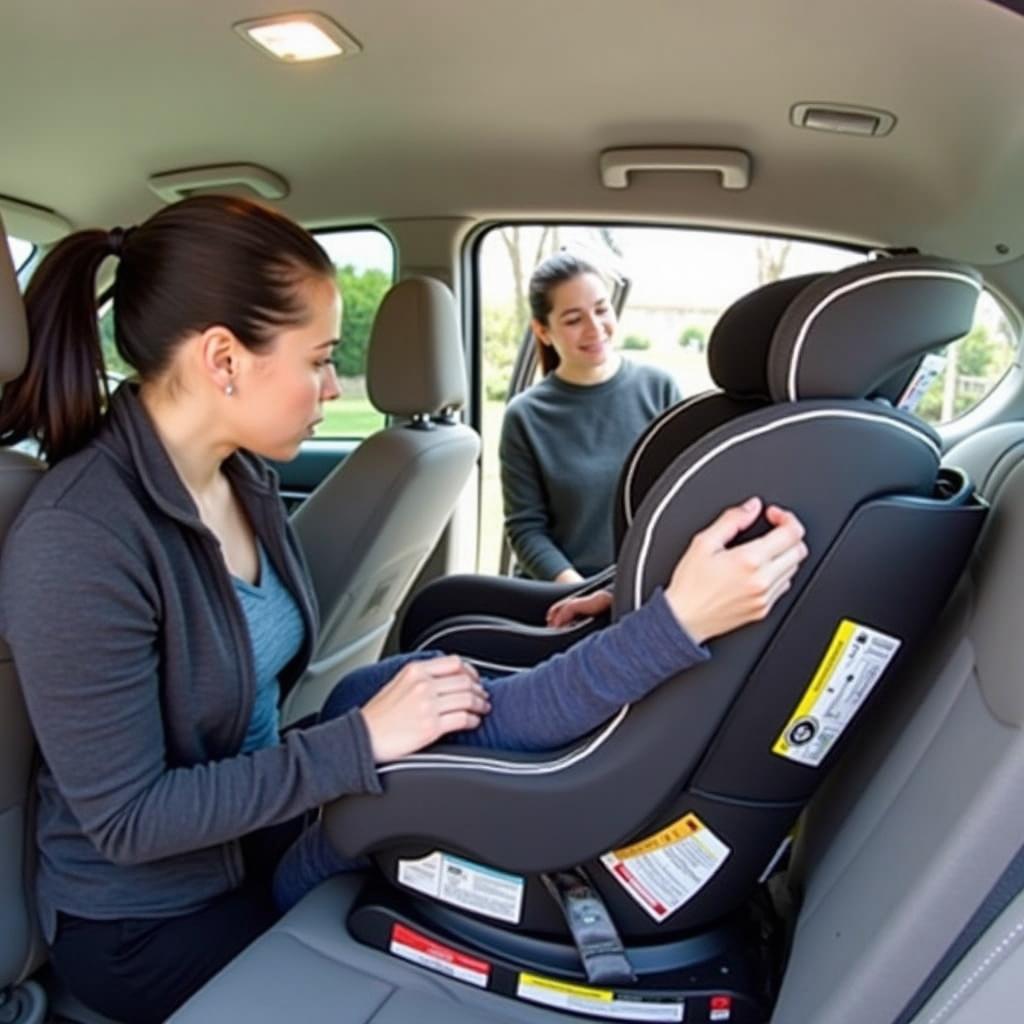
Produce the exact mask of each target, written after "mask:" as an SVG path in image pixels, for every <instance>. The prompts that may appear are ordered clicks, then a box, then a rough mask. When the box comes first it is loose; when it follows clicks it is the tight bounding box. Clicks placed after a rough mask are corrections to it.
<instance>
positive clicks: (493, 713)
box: [0, 196, 805, 1022]
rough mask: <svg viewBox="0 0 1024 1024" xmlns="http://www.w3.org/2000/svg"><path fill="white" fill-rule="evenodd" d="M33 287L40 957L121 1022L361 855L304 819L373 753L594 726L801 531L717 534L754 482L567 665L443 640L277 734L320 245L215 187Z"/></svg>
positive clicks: (337, 305)
mask: <svg viewBox="0 0 1024 1024" xmlns="http://www.w3.org/2000/svg"><path fill="white" fill-rule="evenodd" d="M107 258H114V259H116V260H117V261H118V263H117V272H116V278H115V283H114V298H113V302H114V323H115V342H116V345H117V350H118V352H119V353H120V355H121V356H122V358H124V360H125V361H126V362H128V363H129V364H130V365H131V366H132V367H133V368H134V370H135V373H136V377H135V379H133V380H131V381H127V382H125V383H123V384H122V385H121V386H120V387H119V388H118V389H117V390H116V392H114V393H113V394H112V395H108V394H107V393H106V386H105V383H104V382H105V379H106V377H105V374H104V368H103V359H102V354H101V348H100V343H99V337H98V333H97V328H96V308H95V284H96V282H95V278H96V273H97V270H98V268H99V266H100V264H101V263H102V262H103V261H104V260H105V259H107ZM25 302H26V307H27V311H28V321H29V331H30V355H29V361H28V365H27V367H26V369H25V371H24V373H23V374H22V376H21V377H19V378H18V379H17V380H15V381H13V382H11V383H10V384H9V385H7V386H6V387H5V388H4V391H3V395H2V397H0V440H2V441H3V442H4V443H6V444H13V443H16V442H19V441H22V440H25V439H31V440H33V441H34V442H35V443H36V444H37V445H38V447H39V450H40V452H41V454H42V455H43V457H44V458H45V459H46V460H47V461H48V462H49V464H50V467H51V468H50V469H49V471H48V472H47V473H45V474H44V475H43V477H42V479H41V481H40V483H39V484H38V485H37V486H36V488H35V489H34V491H33V492H32V494H31V495H30V496H29V499H28V501H27V502H26V504H25V507H24V508H23V509H22V511H21V513H20V514H19V516H18V518H17V520H16V521H15V523H14V525H13V526H12V527H11V530H10V532H9V535H8V538H7V543H6V545H5V547H4V550H3V555H2V557H0V633H2V635H3V636H4V637H5V639H6V640H7V642H8V644H9V645H10V648H11V650H12V652H13V657H14V662H15V666H16V668H17V671H18V676H19V679H20V681H21V685H22V688H23V691H24V694H25V700H26V705H27V707H28V711H29V716H30V718H31V721H32V725H33V727H34V729H35V732H36V736H37V738H38V741H39V746H40V750H41V753H42V764H41V767H40V771H39V777H38V798H39V799H38V824H37V843H38V847H39V870H38V877H37V900H38V906H39V914H40V921H41V924H42V929H43V933H44V936H45V939H46V941H47V943H48V945H49V946H50V949H51V953H52V961H53V965H54V968H55V970H56V972H57V974H58V975H59V976H60V977H61V978H62V979H63V980H64V982H65V983H66V984H67V986H68V987H69V988H70V989H71V991H72V992H74V993H75V995H77V996H78V998H79V999H81V1000H82V1001H83V1002H85V1003H86V1004H88V1005H89V1006H91V1007H92V1008H93V1009H95V1010H97V1011H99V1012H100V1013H103V1014H105V1015H107V1016H110V1017H113V1018H115V1019H117V1020H119V1021H122V1022H129V1021H143V1022H148V1021H162V1020H165V1019H166V1018H167V1017H168V1016H169V1015H170V1014H171V1013H172V1012H173V1011H174V1010H175V1008H176V1007H177V1006H179V1005H180V1004H181V1003H182V1002H184V1000H185V999H187V998H188V997H189V996H190V995H191V994H192V993H193V992H195V991H196V990H197V989H198V988H199V987H200V986H201V985H202V984H203V983H204V982H205V981H206V980H207V979H208V978H210V977H211V976H212V975H213V974H215V973H216V972H217V971H219V970H220V969H221V967H223V966H224V965H225V964H226V963H227V962H228V961H229V960H230V959H231V958H232V957H234V956H235V955H236V954H237V953H238V952H239V951H240V950H241V949H243V948H244V947H245V946H246V945H247V944H248V943H249V942H250V941H252V940H253V939H254V938H255V937H256V936H258V935H259V934H260V933H261V932H262V931H263V930H264V929H265V928H267V927H268V926H269V925H270V924H271V923H272V922H273V921H274V920H275V918H276V916H277V914H278V910H277V908H276V907H275V905H274V903H273V900H272V897H271V879H272V876H273V875H274V874H275V872H276V875H277V880H276V882H275V883H274V890H275V891H276V892H277V893H278V894H279V896H280V902H284V903H286V902H289V901H290V899H291V898H294V896H295V894H296V893H297V892H299V891H301V889H302V887H303V886H305V885H307V884H309V883H310V882H311V881H316V880H317V879H318V878H319V877H322V875H323V874H325V873H329V872H330V871H333V870H337V869H339V868H343V867H345V865H344V864H341V863H337V862H336V861H332V859H331V853H332V851H330V850H325V848H324V843H323V838H322V836H320V834H319V833H318V832H317V831H316V830H315V828H314V829H307V830H306V831H305V832H303V831H302V827H301V823H302V820H303V816H304V815H305V813H306V812H308V811H311V810H313V809H315V808H316V807H318V806H319V805H321V804H323V803H325V802H327V801H330V800H335V799H337V798H338V797H341V796H344V795H345V794H348V793H367V792H369V793H379V792H380V791H381V785H380V781H379V779H378V777H377V772H376V769H375V765H376V764H377V763H379V762H381V761H385V760H393V759H395V758H398V757H402V756H404V755H405V754H408V753H411V752H412V751H415V750H418V749H420V748H422V747H424V746H426V745H428V744H430V743H432V742H434V741H435V740H437V739H438V738H440V737H441V736H443V735H446V734H448V733H455V734H456V739H459V740H462V741H465V742H471V743H472V742H479V743H483V744H491V745H494V746H503V745H518V746H521V747H524V748H531V747H532V748H536V747H537V746H539V745H547V744H550V745H557V744H558V743H559V742H564V741H565V740H566V738H571V737H572V736H574V735H579V734H581V733H582V732H585V731H587V730H588V729H590V728H592V727H593V725H594V724H596V723H597V722H598V721H600V720H601V719H602V717H608V715H609V714H611V713H613V712H614V710H615V709H616V708H617V705H618V704H620V703H622V702H624V701H626V700H630V699H635V698H636V696H637V694H638V693H639V691H640V690H641V689H642V688H643V687H647V688H648V689H649V688H650V687H652V686H654V685H657V683H658V682H660V681H661V680H662V679H664V678H666V677H667V676H668V675H670V674H672V673H673V672H675V671H678V670H679V668H680V667H685V666H686V665H688V664H690V663H692V662H694V661H697V660H701V659H703V658H705V657H707V652H706V651H705V650H704V649H703V648H702V647H701V646H700V645H701V644H702V642H703V641H704V640H705V639H707V638H708V637H710V636H714V635H716V634H718V633H721V632H725V631H726V630H728V629H733V628H735V627H736V626H738V625H740V624H741V623H743V622H747V621H751V620H752V619H753V618H759V617H762V616H763V615H764V614H766V613H767V611H768V609H770V607H771V606H772V604H773V603H774V602H775V600H776V599H777V598H778V597H779V596H780V595H781V594H782V593H783V592H784V591H785V589H786V588H787V587H788V586H789V579H790V578H791V577H792V575H793V573H794V572H795V571H796V567H797V565H798V563H799V561H800V560H801V559H802V557H803V554H804V551H805V549H804V548H803V545H802V542H801V539H800V538H801V534H802V530H801V528H800V525H799V523H798V522H797V521H796V519H795V518H794V517H793V516H792V514H790V513H788V512H783V511H782V510H780V509H775V508H770V509H768V510H767V511H766V513H765V515H766V517H767V518H768V520H769V521H770V523H771V524H772V525H773V526H774V527H775V528H774V529H773V530H772V531H770V532H769V533H767V534H766V535H765V536H763V537H761V538H760V539H759V540H755V541H752V542H750V543H749V544H748V545H741V546H739V547H732V548H728V549H727V545H728V544H729V542H730V541H731V540H732V538H733V537H735V536H736V534H737V533H738V532H739V531H741V530H743V529H745V528H746V527H747V526H749V525H751V524H752V523H753V521H754V520H755V519H757V518H758V517H759V516H760V514H761V506H760V504H759V502H757V501H756V500H754V501H752V502H748V503H747V505H745V506H742V507H739V508H734V509H730V510H728V511H727V512H725V513H723V515H722V517H720V519H719V520H718V521H716V523H715V524H713V526H712V527H711V528H709V530H708V531H705V534H702V535H700V536H701V538H702V539H701V540H700V541H699V542H697V541H695V542H694V544H692V545H691V547H690V548H689V549H688V551H687V553H686V555H684V557H683V558H682V559H681V560H680V562H679V565H678V566H677V569H676V572H675V575H674V576H673V579H672V582H671V583H670V584H669V585H668V587H666V589H665V591H664V592H663V593H662V592H659V593H658V595H656V597H655V598H654V599H653V600H652V601H651V602H650V603H649V604H648V605H647V606H645V607H644V608H643V609H640V610H639V611H637V612H635V613H634V614H633V615H632V616H629V617H627V618H626V619H624V620H623V621H622V622H620V623H618V624H616V626H613V627H610V628H609V629H607V630H605V631H604V632H603V633H602V634H599V635H598V636H597V637H594V638H591V640H590V641H585V642H584V643H582V644H580V645H578V646H577V647H576V648H574V649H573V651H572V652H570V654H569V655H567V656H564V657H562V658H560V659H555V660H553V661H552V662H549V663H547V664H546V665H544V666H540V667H538V668H537V669H534V670H531V671H529V672H524V673H520V674H519V675H517V676H510V677H507V678H506V679H505V680H503V681H501V682H500V683H498V682H493V683H492V682H488V683H487V685H486V687H485V686H484V685H483V684H482V683H481V681H480V679H479V677H478V675H477V673H476V672H475V671H474V670H473V668H472V667H471V666H469V665H466V664H465V663H463V662H462V661H461V660H460V659H459V658H456V657H424V656H422V655H420V656H417V657H413V658H410V657H408V656H403V657H399V658H397V659H390V660H389V661H386V662H382V663H381V664H380V665H377V666H371V667H370V668H368V669H364V670H361V671H360V673H354V674H353V675H352V676H350V677H349V679H347V680H345V681H344V682H343V683H342V684H341V685H340V686H339V687H338V688H336V691H335V694H333V695H332V697H331V699H330V700H329V702H328V707H327V708H326V709H325V712H324V713H323V714H322V715H321V720H320V721H319V722H317V723H316V724H312V725H309V726H306V727H300V728H294V729H291V730H289V731H287V732H285V733H283V734H281V733H280V732H279V729H278V705H279V701H280V698H281V696H282V694H283V693H285V692H287V690H288V688H289V687H290V686H292V685H293V684H294V683H295V681H296V680H297V679H298V678H299V676H300V675H301V674H302V672H303V670H304V668H305V666H306V665H307V663H308V661H309V658H310V654H311V651H312V648H313V640H314V636H315V632H316V628H317V618H316V607H315V602H314V596H313V592H312V587H311V584H310V581H309V576H308V573H307V571H306V567H305V564H304V562H303V558H302V553H301V551H300V550H299V547H298V544H297V542H296V539H295V536H294V534H293V532H292V530H291V528H290V526H289V523H288V520H287V518H286V516H285V513H284V510H283V506H282V504H281V501H280V498H279V495H278V492H277V486H276V477H275V475H274V473H273V472H272V471H271V470H270V469H269V468H267V466H266V465H265V463H264V461H263V458H271V459H289V458H291V457H292V456H294V455H295V453H296V452H297V451H298V448H299V445H300V443H301V442H302V440H303V439H304V438H306V437H308V436H310V435H311V433H312V431H313V428H314V427H315V425H316V423H317V421H318V419H319V417H320V415H321V405H322V403H323V402H324V401H326V400H329V399H331V398H333V397H335V396H336V395H337V394H338V385H337V380H336V378H335V374H334V366H333V364H332V361H331V351H332V348H333V346H334V345H335V344H336V341H337V337H338V326H339V319H340V314H341V297H340V296H339V294H338V290H337V287H336V284H335V273H334V268H333V266H332V265H331V262H330V260H329V259H328V257H327V255H326V253H325V252H324V251H323V250H322V249H321V248H320V246H319V245H318V244H317V242H316V241H315V240H314V239H313V238H312V236H310V235H309V234H308V233H307V232H305V231H304V230H302V229H301V228H300V227H298V226H297V225H295V224H294V223H292V222H291V221H289V220H288V219H287V218H285V217H283V216H281V215H280V214H277V213H275V212H273V211H271V210H269V209H266V208H264V207H262V206H258V205H255V204H252V203H248V202H243V201H240V200H237V199H229V198H224V197H215V196H207V197H198V198H193V199H187V200H184V201H183V202H180V203H177V204H175V205H173V206H168V207H166V208H164V209H162V210H160V211H159V212H158V213H156V214H155V215H154V216H152V217H150V218H149V220H147V221H146V222H145V223H143V224H142V225H140V226H139V227H137V228H134V229H126V230H122V229H119V228H115V229H114V230H112V231H82V232H77V233H76V234H73V235H71V236H70V237H68V238H66V239H65V240H64V241H62V242H61V243H60V244H59V245H58V246H57V247H56V248H55V249H54V250H53V251H52V252H50V253H49V254H48V255H47V257H46V258H45V259H44V261H43V262H42V264H41V265H40V267H39V268H38V270H37V272H36V274H35V276H34V278H33V280H32V282H31V284H30V286H29V288H28V291H27V293H26V296H25ZM344 511H345V510H344V509H339V510H338V512H339V529H338V542H339V543H344V542H345V536H344ZM737 552H738V554H737ZM698 597H699V600H698V599H697V598H698ZM623 659H632V662H633V663H634V665H633V668H632V669H631V670H630V671H628V672H619V671H618V670H617V669H615V666H618V665H621V664H622V663H623ZM602 666H603V667H602ZM609 666H612V668H613V669H615V670H614V671H613V670H610V669H609ZM623 679H625V680H627V681H628V684H629V686H630V687H632V688H633V690H632V691H630V692H624V691H623V689H622V687H623V685H624V684H623ZM288 847H290V850H289V852H288V853H285V854H284V856H283V857H282V852H283V851H285V850H286V849H287V848H288Z"/></svg>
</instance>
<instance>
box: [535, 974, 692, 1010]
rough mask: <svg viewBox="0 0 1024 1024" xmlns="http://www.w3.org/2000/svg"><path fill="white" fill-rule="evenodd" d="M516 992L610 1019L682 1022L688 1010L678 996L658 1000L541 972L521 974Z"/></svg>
mask: <svg viewBox="0 0 1024 1024" xmlns="http://www.w3.org/2000/svg"><path fill="white" fill-rule="evenodd" d="M516 995H517V996H519V998H520V999H529V1000H530V1001H531V1002H534V1003H543V1004H544V1005H545V1006H554V1007H557V1008H558V1009H559V1010H575V1011H576V1012H577V1013H588V1014H590V1015H591V1016H592V1017H607V1018H608V1019H609V1020H642V1021H647V1020H653V1021H662V1020H664V1021H681V1020H682V1019H683V1012H684V1009H685V1007H684V1004H683V1003H682V1002H680V1001H679V1000H677V999H668V998H666V999H660V998H659V999H654V998H649V997H645V996H637V995H634V994H627V993H623V992H613V991H611V989H604V988H590V987H589V986H587V985H569V984H566V982H564V981H556V980H555V979H554V978H543V977H540V976H539V975H537V974H520V975H519V984H518V985H517V987H516Z"/></svg>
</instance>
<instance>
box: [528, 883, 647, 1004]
mask: <svg viewBox="0 0 1024 1024" xmlns="http://www.w3.org/2000/svg"><path fill="white" fill-rule="evenodd" d="M541 877H542V878H543V880H544V885H545V887H546V888H547V890H548V892H549V893H551V896H552V897H553V899H554V900H555V902H556V903H557V904H558V906H559V907H560V908H561V910H562V913H563V914H564V915H565V921H566V924H567V925H568V926H569V931H570V933H571V934H572V939H573V942H574V943H575V944H576V949H577V951H578V952H579V955H580V961H581V962H582V964H583V967H584V969H585V970H586V972H587V981H589V982H590V983H591V984H595V985H597V984H599V985H622V984H629V983H632V982H635V981H636V974H635V973H634V972H633V966H632V964H630V962H629V958H628V957H627V956H626V950H625V947H624V946H623V945H622V939H621V938H620V937H619V933H618V930H617V929H616V927H615V922H614V921H612V916H611V914H610V913H609V911H608V908H607V906H605V903H604V900H602V899H601V896H600V895H599V894H598V892H597V891H596V890H595V889H594V887H593V886H592V885H591V884H590V881H589V880H588V879H587V877H586V875H585V874H584V873H583V872H582V871H581V870H580V869H578V868H576V869H573V870H571V871H552V872H550V873H549V874H545V875H542V876H541Z"/></svg>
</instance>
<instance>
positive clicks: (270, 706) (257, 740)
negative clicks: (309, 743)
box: [231, 543, 303, 753]
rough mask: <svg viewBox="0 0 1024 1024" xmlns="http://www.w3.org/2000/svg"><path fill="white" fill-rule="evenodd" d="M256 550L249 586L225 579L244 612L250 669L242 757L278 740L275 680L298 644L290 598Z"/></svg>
mask: <svg viewBox="0 0 1024 1024" xmlns="http://www.w3.org/2000/svg"><path fill="white" fill-rule="evenodd" d="M257 546H258V547H259V557H260V572H259V579H258V581H257V582H256V583H255V584H252V583H248V582H246V581H245V580H243V579H240V578H239V577H238V576H232V577H231V579H232V581H233V583H234V585H235V593H236V594H237V595H238V600H239V601H240V602H241V605H242V611H243V612H244V613H245V621H246V625H247V626H248V627H249V643H250V644H251V645H252V657H253V664H254V666H255V669H256V700H255V702H254V703H253V708H252V718H251V719H250V720H249V728H248V729H247V730H246V733H245V739H244V740H243V741H242V753H248V752H250V751H252V750H260V749H261V748H263V747H270V746H273V745H274V744H275V743H277V742H278V738H279V737H278V724H279V715H278V708H277V705H278V701H279V700H280V696H281V688H280V686H279V684H278V681H277V677H278V674H279V673H280V671H281V669H283V668H284V667H285V665H287V664H288V662H289V661H291V660H292V658H294V657H295V655H296V654H297V653H298V650H299V645H300V644H301V643H302V630H303V626H302V617H301V615H300V613H299V606H298V605H297V604H296V602H295V598H294V597H292V595H291V594H290V593H289V591H288V590H287V588H286V587H285V585H284V584H283V583H282V582H281V579H280V577H279V576H278V575H277V573H276V572H275V571H274V567H273V565H271V563H270V559H269V558H268V557H267V553H266V551H265V550H264V549H263V545H262V544H259V543H258V545H257Z"/></svg>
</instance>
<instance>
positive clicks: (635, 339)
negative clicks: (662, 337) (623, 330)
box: [622, 334, 651, 352]
mask: <svg viewBox="0 0 1024 1024" xmlns="http://www.w3.org/2000/svg"><path fill="white" fill-rule="evenodd" d="M622 347H623V348H624V349H627V350H632V351H634V352H643V351H644V350H646V349H649V348H650V347H651V339H650V338H645V337H644V336H643V335H642V334H627V335H626V337H625V338H623V339H622Z"/></svg>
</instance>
